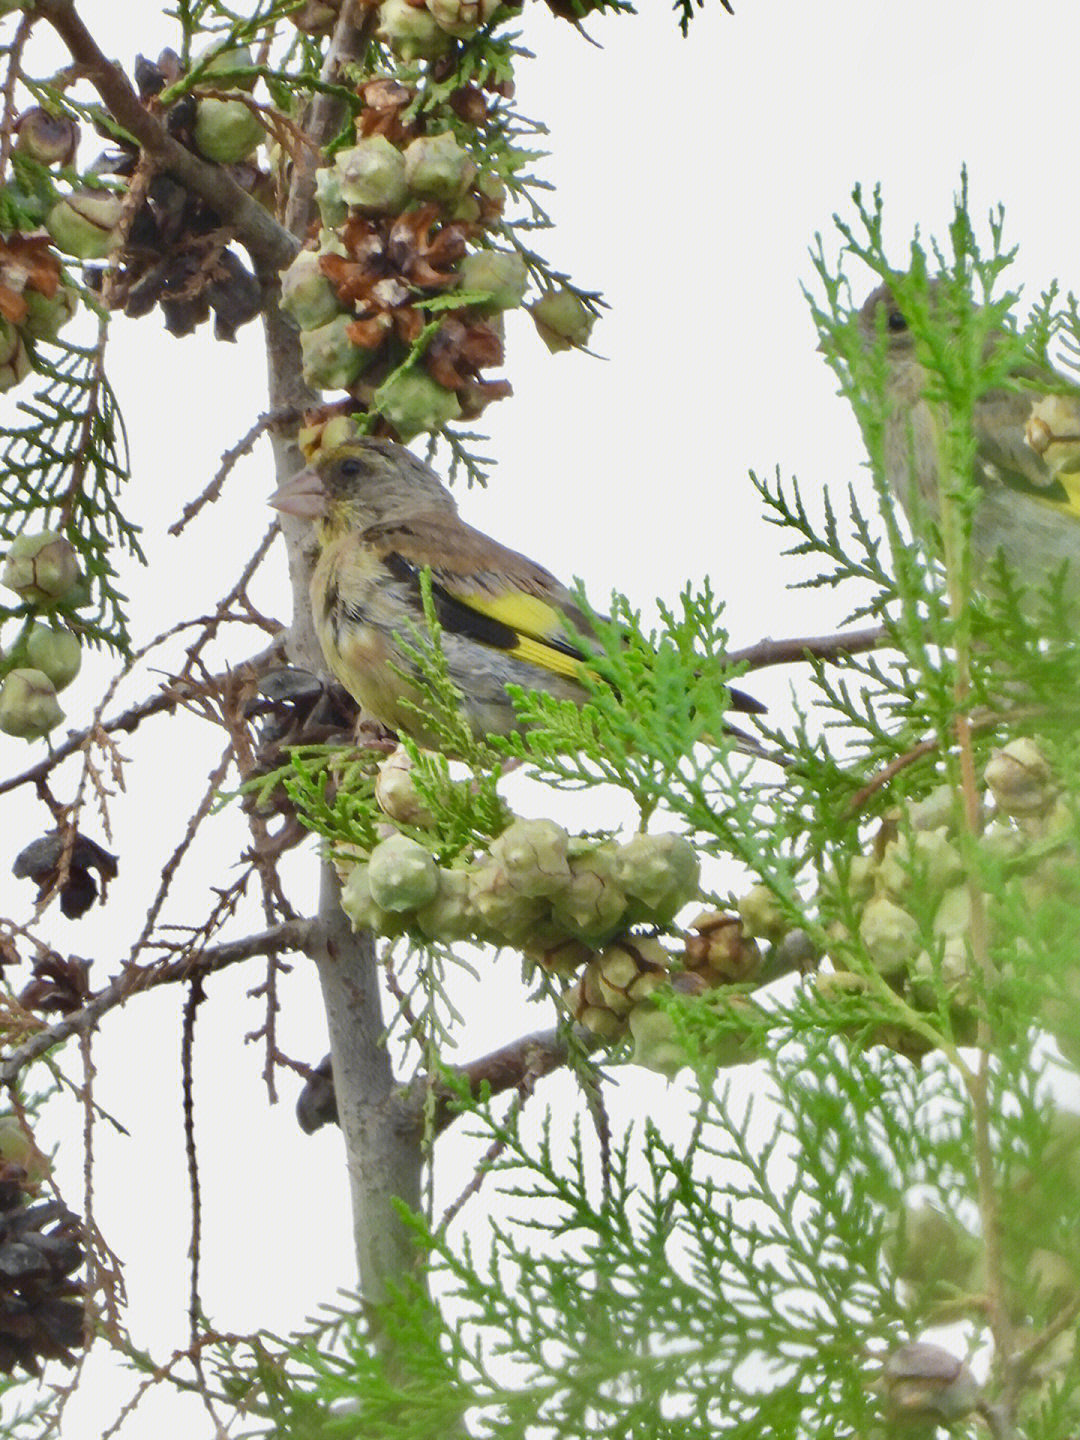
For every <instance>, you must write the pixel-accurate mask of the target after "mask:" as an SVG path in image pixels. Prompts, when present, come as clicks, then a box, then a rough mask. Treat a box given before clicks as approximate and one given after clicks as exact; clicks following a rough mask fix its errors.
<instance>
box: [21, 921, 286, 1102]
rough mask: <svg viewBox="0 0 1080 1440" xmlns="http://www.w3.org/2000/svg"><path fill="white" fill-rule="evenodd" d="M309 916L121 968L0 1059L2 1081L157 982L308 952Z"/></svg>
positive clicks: (177, 980)
mask: <svg viewBox="0 0 1080 1440" xmlns="http://www.w3.org/2000/svg"><path fill="white" fill-rule="evenodd" d="M310 934H311V922H310V921H309V920H286V921H284V922H283V923H282V924H281V925H275V926H274V927H273V928H272V929H270V930H262V931H259V932H258V933H256V934H253V935H246V936H244V938H243V939H241V940H226V941H224V942H222V944H220V945H212V946H208V947H207V948H206V949H204V950H199V951H193V952H189V953H185V954H183V955H182V956H181V958H180V959H178V960H173V961H170V962H169V963H168V964H158V965H147V966H143V967H141V968H140V969H136V970H132V969H129V970H124V971H123V972H122V973H121V974H119V975H118V976H117V977H116V978H115V979H114V980H113V981H111V982H110V983H109V984H108V985H106V986H105V987H104V988H103V989H101V990H99V991H98V992H97V993H96V994H95V995H93V996H92V997H91V998H90V999H89V1000H88V1001H87V1002H86V1004H85V1005H82V1006H80V1008H79V1009H78V1010H74V1011H72V1012H71V1014H70V1015H64V1016H62V1017H61V1018H60V1019H59V1020H56V1021H54V1022H53V1024H51V1025H47V1026H45V1027H44V1028H43V1029H41V1030H39V1031H38V1032H37V1034H35V1035H32V1036H31V1037H30V1039H28V1040H26V1041H25V1042H24V1043H23V1044H22V1045H20V1046H18V1048H17V1049H15V1050H12V1051H11V1052H10V1053H9V1054H8V1055H7V1057H6V1058H5V1059H4V1060H3V1062H2V1063H0V1085H10V1084H12V1083H13V1082H14V1081H15V1080H16V1079H17V1078H18V1076H19V1074H20V1072H21V1071H22V1070H23V1069H24V1068H25V1066H27V1065H28V1064H29V1063H30V1062H31V1061H32V1060H36V1059H37V1058H38V1056H39V1055H43V1054H44V1053H45V1052H46V1050H51V1049H52V1047H53V1046H54V1045H59V1044H60V1043H61V1042H62V1041H64V1040H67V1039H69V1038H70V1037H71V1036H72V1035H79V1034H84V1033H87V1032H89V1031H91V1030H92V1029H93V1028H94V1027H95V1026H96V1025H97V1024H98V1022H99V1021H100V1020H101V1018H102V1017H103V1016H104V1015H107V1014H108V1012H109V1011H110V1010H115V1009H116V1007H117V1006H118V1005H123V1004H124V1002H125V1001H126V1000H129V999H130V998H131V996H132V995H136V994H138V993H140V992H141V991H143V990H155V989H157V988H158V987H159V986H161V985H176V984H180V983H182V982H186V981H189V980H192V979H193V978H195V977H197V976H205V975H212V974H215V973H216V972H217V971H218V970H225V969H227V968H228V967H229V966H230V965H236V964H238V963H239V962H240V961H242V960H250V959H251V958H252V956H254V955H271V954H278V953H279V952H281V951H287V950H295V951H299V952H302V953H305V954H306V953H307V950H308V946H309V943H310Z"/></svg>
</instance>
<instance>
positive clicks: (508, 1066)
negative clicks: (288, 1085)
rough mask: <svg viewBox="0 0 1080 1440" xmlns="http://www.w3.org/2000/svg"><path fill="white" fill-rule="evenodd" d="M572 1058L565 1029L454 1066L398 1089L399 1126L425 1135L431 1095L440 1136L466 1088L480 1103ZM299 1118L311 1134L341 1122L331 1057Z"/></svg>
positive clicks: (587, 1042)
mask: <svg viewBox="0 0 1080 1440" xmlns="http://www.w3.org/2000/svg"><path fill="white" fill-rule="evenodd" d="M574 1034H575V1036H576V1039H577V1043H578V1044H579V1046H580V1048H581V1049H582V1050H590V1049H592V1048H594V1046H595V1045H596V1044H597V1043H598V1041H597V1039H596V1037H595V1036H594V1035H592V1034H591V1032H589V1031H588V1030H585V1029H583V1028H580V1027H579V1028H577V1029H576V1030H575V1032H574ZM569 1058H570V1046H569V1042H568V1037H567V1032H566V1030H565V1029H551V1030H537V1031H535V1032H534V1033H533V1034H531V1035H523V1036H521V1038H520V1039H518V1040H514V1041H512V1042H511V1043H510V1044H509V1045H504V1046H503V1047H502V1049H501V1050H493V1051H492V1052H491V1053H490V1054H489V1055H481V1056H480V1057H479V1058H478V1059H476V1060H472V1061H470V1062H469V1064H467V1065H457V1066H450V1067H448V1069H447V1075H446V1077H445V1078H443V1077H440V1078H437V1079H435V1080H434V1081H432V1080H429V1079H428V1078H427V1077H425V1076H421V1077H419V1078H418V1079H416V1080H413V1081H411V1082H410V1083H409V1084H408V1085H401V1086H399V1087H398V1089H397V1093H396V1095H395V1098H394V1104H395V1106H396V1109H397V1113H398V1115H399V1117H400V1123H401V1125H402V1126H403V1127H404V1128H406V1129H408V1130H412V1131H415V1132H416V1133H417V1134H419V1133H420V1131H422V1129H423V1127H424V1123H425V1111H426V1108H427V1103H428V1096H429V1093H430V1092H432V1091H433V1092H434V1095H435V1114H434V1119H433V1121H432V1124H433V1127H434V1133H435V1134H436V1135H441V1134H442V1132H443V1131H444V1130H446V1129H448V1128H449V1126H450V1125H451V1124H453V1122H454V1120H456V1119H457V1115H458V1111H457V1109H456V1108H455V1107H456V1104H457V1102H458V1101H459V1100H460V1098H461V1090H462V1087H464V1088H465V1090H466V1091H467V1093H468V1094H469V1095H471V1096H472V1097H473V1099H474V1100H475V1099H478V1098H479V1097H480V1094H481V1093H482V1091H484V1090H486V1091H487V1092H488V1093H490V1094H492V1095H502V1094H504V1093H505V1092H506V1091H507V1090H517V1089H519V1088H520V1086H521V1085H523V1084H524V1083H525V1082H526V1081H535V1080H540V1079H542V1078H543V1077H544V1076H545V1075H551V1074H552V1073H553V1072H554V1071H556V1070H560V1069H561V1068H562V1067H563V1066H564V1065H565V1064H566V1063H567V1061H568V1060H569ZM296 1113H297V1119H298V1120H299V1122H300V1127H301V1129H302V1130H304V1131H305V1132H306V1133H307V1134H309V1135H311V1134H313V1133H314V1132H315V1131H316V1130H321V1129H322V1127H323V1126H324V1125H336V1124H337V1123H338V1112H337V1099H336V1096H335V1093H334V1080H333V1074H332V1071H331V1065H330V1057H329V1056H327V1057H326V1059H325V1060H323V1061H322V1062H321V1063H320V1064H318V1065H317V1066H316V1067H315V1071H314V1074H313V1076H312V1078H311V1079H310V1080H309V1081H308V1083H307V1084H306V1085H305V1086H304V1089H303V1090H302V1091H301V1094H300V1098H299V1100H298V1101H297V1102H296Z"/></svg>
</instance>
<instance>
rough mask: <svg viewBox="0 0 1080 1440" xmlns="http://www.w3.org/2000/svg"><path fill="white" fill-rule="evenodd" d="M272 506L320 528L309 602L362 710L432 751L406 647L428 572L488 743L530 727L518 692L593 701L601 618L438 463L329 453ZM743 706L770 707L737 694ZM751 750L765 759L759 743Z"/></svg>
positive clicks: (450, 665) (417, 627)
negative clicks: (461, 505) (592, 619)
mask: <svg viewBox="0 0 1080 1440" xmlns="http://www.w3.org/2000/svg"><path fill="white" fill-rule="evenodd" d="M270 503H271V504H272V505H274V506H275V507H276V508H277V509H279V510H282V511H284V512H286V513H288V514H291V515H297V516H301V517H306V518H309V519H311V520H313V521H314V522H315V525H316V533H317V537H318V540H319V546H320V553H319V557H318V560H317V562H316V565H315V569H314V573H313V574H312V578H311V608H312V616H313V619H314V624H315V630H316V633H317V635H318V637H319V642H320V644H321V646H322V649H323V654H324V655H325V657H326V663H327V665H328V666H329V668H330V670H331V671H332V672H333V674H334V675H335V676H336V677H337V678H338V680H340V681H341V683H342V684H343V685H344V686H345V688H346V689H347V690H348V691H349V693H350V694H351V695H352V696H353V697H354V699H356V700H357V701H358V702H359V704H360V706H361V707H362V709H363V710H364V711H365V712H366V713H367V714H368V715H369V716H371V717H373V718H374V719H375V720H377V721H379V722H380V723H381V724H383V725H385V726H387V727H388V728H389V729H391V730H394V731H397V732H398V733H403V734H405V735H408V736H410V737H411V738H413V739H414V740H416V741H417V742H418V743H419V744H421V745H426V746H429V747H431V748H434V749H438V748H440V737H439V736H438V735H436V734H435V733H433V731H432V729H431V727H430V726H429V724H428V723H427V722H426V721H425V719H424V707H423V703H422V700H423V682H422V680H421V677H420V675H419V674H418V671H417V667H416V665H415V663H414V661H413V659H412V658H411V657H410V655H409V653H408V649H409V648H410V647H412V648H415V645H416V638H417V634H418V632H419V633H420V634H423V632H424V630H425V628H426V622H425V618H424V602H423V590H422V576H423V574H424V572H425V570H426V571H429V572H430V576H431V582H430V583H431V599H432V603H433V606H434V611H435V615H436V618H437V620H438V623H439V626H440V629H441V631H442V635H441V645H442V651H443V655H444V657H445V662H446V666H447V669H448V672H449V675H450V678H451V680H452V681H453V682H454V684H455V686H456V688H457V690H458V691H459V692H460V696H461V706H462V709H463V712H464V716H465V718H466V720H467V722H468V725H469V727H470V729H471V730H472V732H473V733H474V734H475V735H477V736H482V735H506V734H509V733H510V732H512V731H514V730H516V729H518V728H520V727H519V721H518V716H517V712H516V711H515V709H514V706H513V704H512V703H511V700H510V697H509V695H508V694H507V689H506V687H507V686H508V685H516V686H520V687H522V688H523V689H525V690H540V691H544V692H546V693H548V694H550V695H554V696H556V697H558V698H560V699H566V700H572V701H574V702H575V703H577V704H579V705H580V704H582V703H584V702H585V701H586V700H587V699H588V696H589V692H588V690H587V688H586V687H585V686H584V685H583V684H582V682H581V678H580V676H581V673H582V668H583V666H584V665H585V664H587V655H586V650H583V649H582V647H581V644H580V643H577V642H576V641H575V632H576V634H577V635H579V636H586V635H588V633H589V624H588V621H587V619H586V617H585V615H584V614H582V612H581V610H580V608H579V607H578V606H577V605H576V604H575V603H574V600H573V597H572V596H571V594H570V592H569V590H568V589H567V588H566V586H565V585H563V584H562V583H561V582H560V581H558V580H557V579H556V578H555V576H554V575H552V574H551V573H550V572H549V571H547V570H545V569H544V568H543V566H541V565H538V564H537V563H536V562H535V561H534V560H530V559H528V558H527V557H526V556H525V555H521V554H519V553H518V552H517V551H515V550H511V549H509V548H508V547H507V546H505V545H501V544H500V543H499V542H498V541H497V540H493V539H492V538H491V537H490V536H488V535H485V534H483V533H482V532H481V531H479V530H476V529H474V528H473V527H472V526H471V525H468V524H466V522H465V521H464V520H462V519H461V517H460V516H459V514H458V510H457V505H456V503H455V501H454V499H453V497H452V496H451V494H450V492H449V491H448V490H447V488H446V486H445V485H443V483H442V482H441V480H440V479H439V477H438V476H437V475H436V474H435V472H434V470H432V468H431V467H430V466H429V465H427V464H425V463H424V462H423V461H422V460H420V459H419V458H418V457H417V456H415V455H414V454H413V453H412V452H411V451H409V450H407V449H405V448H404V446H401V445H397V444H395V443H393V442H392V441H389V440H381V439H370V438H356V439H353V440H347V441H345V442H344V443H343V444H341V445H338V446H336V447H335V448H332V449H330V450H329V451H327V452H325V453H323V454H321V455H319V456H318V457H317V458H316V460H315V461H314V462H313V463H312V464H311V465H310V466H308V468H307V469H305V470H301V471H300V472H299V473H298V474H297V475H295V476H293V477H292V479H290V480H287V481H286V482H285V483H284V485H282V486H281V488H280V489H279V490H277V491H276V493H275V494H274V495H273V496H271V499H270ZM728 695H729V703H730V706H731V708H732V709H734V710H741V711H744V712H747V713H755V714H756V713H760V712H761V711H762V710H763V709H764V706H763V705H761V704H759V702H757V701H756V700H754V699H752V698H751V697H750V696H749V695H746V694H744V693H743V692H742V691H740V690H734V689H731V690H729V691H728ZM745 738H746V740H747V741H748V742H749V748H751V749H753V750H755V751H756V752H758V753H760V747H758V746H757V743H756V742H755V741H753V739H752V737H745Z"/></svg>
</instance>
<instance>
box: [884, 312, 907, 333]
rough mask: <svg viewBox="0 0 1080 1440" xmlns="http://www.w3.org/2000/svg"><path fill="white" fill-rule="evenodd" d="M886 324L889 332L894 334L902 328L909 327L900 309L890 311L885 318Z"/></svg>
mask: <svg viewBox="0 0 1080 1440" xmlns="http://www.w3.org/2000/svg"><path fill="white" fill-rule="evenodd" d="M885 325H886V328H887V329H888V330H889V332H890V333H891V334H893V335H898V334H899V333H900V331H901V330H906V329H907V328H908V326H907V321H906V320H905V319H904V317H903V315H901V314H900V311H899V310H890V311H889V313H888V315H887V316H886V319H885Z"/></svg>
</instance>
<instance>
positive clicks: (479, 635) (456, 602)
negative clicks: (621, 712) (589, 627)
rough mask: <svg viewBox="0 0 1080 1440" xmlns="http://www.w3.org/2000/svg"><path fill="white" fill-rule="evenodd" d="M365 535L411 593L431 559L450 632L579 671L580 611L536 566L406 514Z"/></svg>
mask: <svg viewBox="0 0 1080 1440" xmlns="http://www.w3.org/2000/svg"><path fill="white" fill-rule="evenodd" d="M366 539H367V540H368V542H369V543H371V541H372V540H377V542H378V545H379V549H380V550H381V551H382V553H383V559H384V562H385V564H386V566H387V568H388V569H389V570H390V571H391V573H392V574H393V575H394V577H395V578H396V579H397V580H399V581H403V582H411V583H412V584H413V585H415V587H416V592H417V596H419V592H420V574H421V571H422V570H423V569H424V567H425V565H429V566H430V569H431V594H432V599H433V601H434V603H435V613H436V615H437V616H438V620H439V624H440V625H441V626H442V627H443V629H444V630H445V631H446V632H447V633H448V634H453V635H461V636H464V637H465V638H467V639H470V640H475V641H476V642H477V643H478V644H480V645H488V646H490V647H491V648H492V649H495V650H502V651H504V652H505V653H506V654H507V655H512V656H514V658H515V659H518V660H524V661H526V662H527V663H529V664H531V665H538V666H540V667H541V668H543V669H545V670H550V671H552V672H554V673H555V674H556V675H567V676H570V677H576V676H577V675H578V674H579V671H580V667H581V661H582V659H583V658H584V656H583V653H582V651H581V650H580V648H579V647H578V646H576V645H575V644H574V643H573V640H572V638H571V633H572V629H573V628H577V627H582V628H583V627H584V625H585V618H584V616H583V615H581V613H580V611H578V610H577V609H576V607H575V606H574V605H573V602H572V600H571V599H570V595H569V593H568V591H567V590H566V589H565V587H564V586H562V585H561V584H560V583H559V581H558V580H556V579H555V577H554V576H553V575H551V574H549V573H548V571H546V570H544V569H543V568H542V566H539V565H537V564H535V562H533V561H532V560H529V559H528V558H527V557H526V556H524V555H519V554H518V553H517V551H515V550H510V549H508V548H507V547H506V546H504V545H499V544H498V543H497V542H496V541H494V540H491V539H490V538H489V537H488V536H486V535H481V534H480V532H479V531H475V530H472V529H471V528H470V527H469V526H467V525H459V526H454V527H453V530H452V531H449V530H447V528H446V527H444V526H443V527H439V533H428V525H427V524H425V523H424V522H423V521H422V520H418V521H410V522H409V523H407V524H401V525H396V526H394V527H392V528H391V527H389V526H388V527H386V529H385V530H384V531H381V532H380V533H378V535H375V534H373V533H372V532H368V535H367V536H366ZM432 556H437V557H438V558H437V559H436V560H432V559H431V558H430V557H432Z"/></svg>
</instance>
